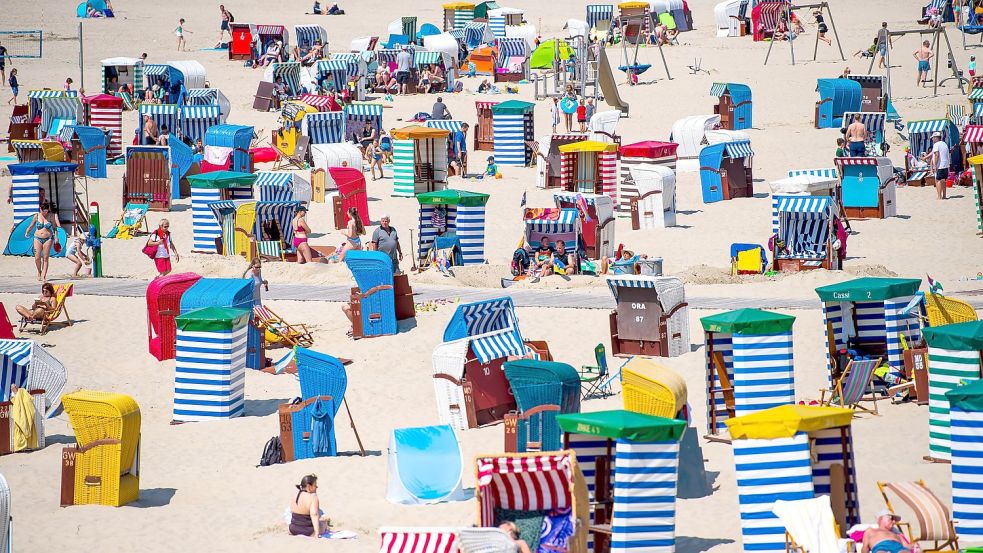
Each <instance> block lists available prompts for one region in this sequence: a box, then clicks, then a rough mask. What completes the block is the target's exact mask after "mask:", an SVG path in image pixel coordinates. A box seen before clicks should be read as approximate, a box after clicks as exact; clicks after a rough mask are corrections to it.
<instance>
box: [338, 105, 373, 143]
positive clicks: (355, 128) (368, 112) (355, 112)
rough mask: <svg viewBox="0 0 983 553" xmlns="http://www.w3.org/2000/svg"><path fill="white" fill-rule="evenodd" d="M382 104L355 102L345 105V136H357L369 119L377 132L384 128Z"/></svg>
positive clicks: (347, 137)
mask: <svg viewBox="0 0 983 553" xmlns="http://www.w3.org/2000/svg"><path fill="white" fill-rule="evenodd" d="M382 107H383V106H382V104H373V103H361V102H353V103H350V104H346V105H345V109H344V111H345V138H346V139H349V138H353V137H357V136H358V134H359V133H361V131H362V128H363V127H365V122H366V121H368V122H369V123H371V124H372V126H373V127H375V130H376V133H377V134H378V132H379V130H380V129H382Z"/></svg>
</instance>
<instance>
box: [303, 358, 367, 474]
mask: <svg viewBox="0 0 983 553" xmlns="http://www.w3.org/2000/svg"><path fill="white" fill-rule="evenodd" d="M294 359H295V361H296V363H297V378H298V379H299V380H300V395H301V397H303V398H315V397H321V396H330V397H331V398H332V399H333V404H334V416H335V417H336V418H337V415H338V411H340V410H341V406H342V405H344V406H345V411H346V412H347V413H348V420H349V422H350V423H351V427H352V431H353V432H354V433H355V440H356V441H357V442H358V448H359V451H361V454H362V456H363V457H364V456H365V448H364V447H363V446H362V438H360V437H359V435H358V429H357V428H355V420H354V419H352V412H351V409H349V408H348V399H347V398H346V397H345V391H346V390H347V389H348V373H347V372H345V365H344V364H343V363H342V362H341V361H340V360H338V359H336V358H335V357H332V356H330V355H326V354H324V353H320V352H317V351H314V350H310V349H307V348H304V347H298V348H295V349H294Z"/></svg>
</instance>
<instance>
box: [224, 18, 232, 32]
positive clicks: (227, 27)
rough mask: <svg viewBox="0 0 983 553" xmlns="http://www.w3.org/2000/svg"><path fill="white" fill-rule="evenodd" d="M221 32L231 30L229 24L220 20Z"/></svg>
mask: <svg viewBox="0 0 983 553" xmlns="http://www.w3.org/2000/svg"><path fill="white" fill-rule="evenodd" d="M222 30H223V31H231V30H232V29H231V28H230V27H229V22H228V21H226V20H224V19H223V20H222Z"/></svg>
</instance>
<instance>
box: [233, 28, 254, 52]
mask: <svg viewBox="0 0 983 553" xmlns="http://www.w3.org/2000/svg"><path fill="white" fill-rule="evenodd" d="M229 26H230V27H231V30H230V31H229V32H230V33H231V34H232V41H231V42H229V59H230V60H251V59H253V49H252V43H253V33H255V31H256V29H255V27H256V26H255V25H250V24H248V23H231V24H230V25H229Z"/></svg>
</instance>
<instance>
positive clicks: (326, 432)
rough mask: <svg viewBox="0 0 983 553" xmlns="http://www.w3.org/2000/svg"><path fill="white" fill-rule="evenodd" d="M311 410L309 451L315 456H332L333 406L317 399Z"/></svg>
mask: <svg viewBox="0 0 983 553" xmlns="http://www.w3.org/2000/svg"><path fill="white" fill-rule="evenodd" d="M310 410H311V453H312V454H313V455H314V456H315V457H325V456H332V455H334V454H335V451H334V439H333V438H334V437H333V436H332V433H333V432H334V407H333V406H332V405H329V404H328V402H326V401H321V400H320V399H318V400H317V401H315V402H314V404H313V405H311V407H310Z"/></svg>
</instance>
